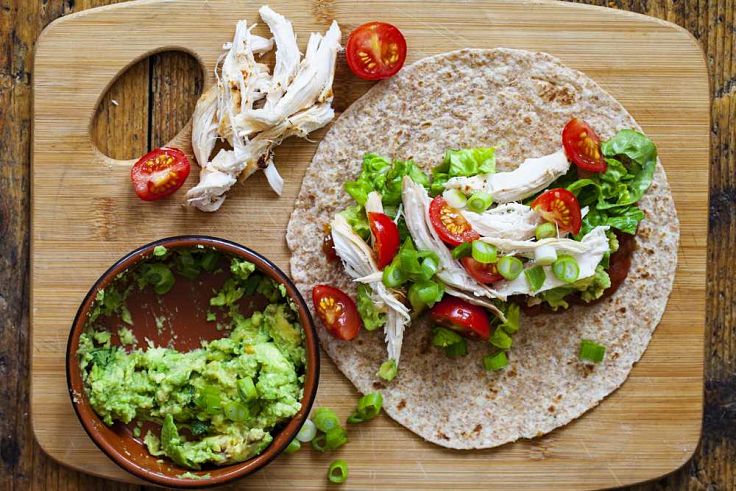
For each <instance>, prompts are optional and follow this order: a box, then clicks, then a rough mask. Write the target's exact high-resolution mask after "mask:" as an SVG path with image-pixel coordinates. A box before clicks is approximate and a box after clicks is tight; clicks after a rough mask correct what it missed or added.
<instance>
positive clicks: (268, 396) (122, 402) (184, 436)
mask: <svg viewBox="0 0 736 491" xmlns="http://www.w3.org/2000/svg"><path fill="white" fill-rule="evenodd" d="M249 264H250V263H248V264H244V263H243V261H239V260H237V259H233V260H232V267H233V271H232V273H234V274H233V276H232V277H231V278H230V279H228V280H227V281H231V280H232V283H230V284H228V285H227V288H228V289H229V291H230V292H232V291H233V290H238V289H242V291H243V292H245V290H246V289H248V288H247V285H245V283H247V282H248V281H251V282H252V283H254V285H255V288H256V289H258V287H259V286H260V287H261V289H263V290H267V293H272V292H279V293H280V289H279V287H278V286H279V285H275V284H273V281H272V280H270V279H268V278H266V277H265V276H263V275H261V274H260V273H257V272H254V270H255V267H252V268H251V266H252V265H250V266H249ZM171 269H174V268H171ZM147 270H150V268H147ZM256 277H257V282H255V281H254V279H253V278H256ZM266 281H267V282H269V283H271V284H270V285H269V287H268V288H266V287H265V286H261V284H262V283H265V282H266ZM216 296H217V295H216ZM236 296H237V295H236ZM241 296H242V295H241ZM232 298H233V297H232V296H230V297H229V298H228V299H227V300H232ZM238 298H239V297H238ZM269 301H270V302H271V303H270V304H269V305H268V306H266V307H265V309H264V310H263V311H262V312H256V313H254V314H253V315H252V316H250V317H247V318H246V317H244V316H242V315H241V314H240V313H239V312H237V307H236V306H234V305H233V304H232V303H231V302H222V307H226V308H228V309H229V314H230V320H231V322H232V324H231V326H229V329H230V335H229V336H228V337H225V338H221V339H217V340H214V341H210V342H202V347H201V348H199V349H195V350H192V351H189V352H184V353H182V352H178V351H176V350H174V349H172V348H167V347H154V346H153V345H152V343H151V342H150V341H149V345H148V347H147V348H146V349H140V348H139V349H135V350H132V351H130V352H126V351H125V349H123V348H122V347H120V346H112V345H111V343H110V333H109V332H106V331H100V330H99V329H95V328H94V327H92V326H88V329H87V330H86V332H85V333H83V334H82V335H81V337H80V341H79V351H78V353H79V360H80V366H81V368H82V373H83V377H84V382H85V389H86V392H87V396H88V398H89V401H90V404H91V405H92V407H93V409H94V410H95V412H96V413H97V414H98V415H99V416H100V417H101V418H102V420H103V421H104V422H105V424H107V425H112V424H113V423H114V422H116V421H120V422H122V423H125V424H127V423H130V422H131V421H134V420H136V421H153V422H156V423H159V424H161V432H160V435H156V434H155V433H154V432H151V431H149V432H148V433H147V434H146V435H145V437H144V442H145V444H146V446H147V447H148V450H149V451H150V452H151V454H153V455H156V456H166V457H169V458H170V459H171V460H173V461H174V462H176V463H177V464H179V465H181V466H184V467H187V468H191V469H199V468H200V467H201V466H202V464H207V463H212V464H217V465H223V464H229V463H233V462H240V461H243V460H246V459H248V458H250V457H252V456H254V455H257V454H259V453H260V452H261V451H263V449H265V448H266V447H267V446H268V445H269V443H270V442H271V440H272V439H273V437H272V435H271V432H272V431H273V430H274V429H277V427H278V426H279V425H280V424H282V423H284V422H286V421H287V420H288V419H290V418H291V417H292V416H294V414H296V413H297V411H299V409H300V407H301V404H300V402H299V401H300V400H301V397H302V388H303V373H304V367H305V357H306V354H305V348H304V333H303V330H302V328H301V326H300V325H299V324H298V322H296V317H295V314H294V312H293V311H292V309H291V308H290V305H289V302H288V298H285V297H284V296H283V295H281V296H279V297H278V298H277V296H276V295H271V296H269ZM217 303H220V302H215V304H217ZM121 331H122V330H121ZM130 336H132V332H130V331H128V330H126V331H124V332H122V333H121V334H120V335H119V337H120V339H121V342H122V343H126V342H128V341H132V339H134V338H132V339H131V337H130Z"/></svg>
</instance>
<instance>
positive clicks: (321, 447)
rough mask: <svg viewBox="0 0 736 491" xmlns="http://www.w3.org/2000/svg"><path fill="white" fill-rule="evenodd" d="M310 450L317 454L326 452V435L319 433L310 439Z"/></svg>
mask: <svg viewBox="0 0 736 491" xmlns="http://www.w3.org/2000/svg"><path fill="white" fill-rule="evenodd" d="M312 448H313V449H315V450H316V451H318V452H326V451H327V435H325V434H324V433H320V434H319V435H317V436H315V437H314V438H313V439H312Z"/></svg>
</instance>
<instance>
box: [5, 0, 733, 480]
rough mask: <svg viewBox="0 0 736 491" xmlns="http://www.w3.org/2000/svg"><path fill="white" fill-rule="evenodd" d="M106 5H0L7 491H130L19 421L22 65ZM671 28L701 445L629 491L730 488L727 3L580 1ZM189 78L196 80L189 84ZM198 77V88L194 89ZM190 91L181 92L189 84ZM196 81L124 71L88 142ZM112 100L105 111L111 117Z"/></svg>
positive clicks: (169, 128) (177, 109) (155, 64)
mask: <svg viewBox="0 0 736 491" xmlns="http://www.w3.org/2000/svg"><path fill="white" fill-rule="evenodd" d="M115 2H116V0H77V1H76V2H75V1H74V0H63V1H62V0H48V1H44V2H41V1H27V0H0V47H2V49H0V378H2V380H3V382H4V383H2V384H0V484H2V487H3V488H7V489H19V490H26V489H39V490H47V489H121V490H123V489H125V490H133V489H138V487H136V486H127V485H120V484H116V483H111V482H108V481H103V480H99V479H96V478H93V477H90V476H86V475H84V474H81V473H77V472H73V471H70V470H68V469H66V468H64V467H62V466H59V465H58V464H56V463H55V462H53V461H51V460H50V459H48V458H47V457H46V456H45V455H44V454H43V452H42V451H41V450H40V449H39V448H38V446H37V445H36V444H35V442H34V440H33V435H32V432H31V428H30V423H29V418H28V404H29V400H28V370H29V367H28V341H29V339H28V313H27V309H28V302H27V297H28V242H29V223H28V211H29V200H28V198H29V159H30V117H31V99H30V97H31V95H30V82H31V59H32V51H33V44H34V43H35V40H36V38H37V36H38V34H39V33H40V31H41V30H42V29H43V27H44V26H45V25H47V24H48V23H49V22H51V21H52V20H53V19H55V18H57V17H59V16H62V15H66V14H68V13H71V12H75V11H79V10H82V9H85V8H91V7H94V6H98V5H105V4H109V3H115ZM581 3H589V4H596V5H605V6H610V7H614V8H620V9H624V10H631V11H634V12H640V13H644V14H648V15H652V16H655V17H659V18H662V19H666V20H669V21H672V22H675V23H677V24H679V25H681V26H683V27H684V28H686V29H687V30H689V31H690V32H691V33H692V34H693V35H694V36H695V37H696V38H697V39H698V40H699V41H700V42H701V44H702V46H703V48H704V51H705V53H706V56H707V60H708V65H709V67H710V70H711V88H712V91H713V94H714V100H713V105H712V141H711V151H712V157H711V176H710V188H711V199H710V215H709V223H710V231H709V249H708V265H709V268H708V272H709V280H710V281H709V284H708V307H709V308H708V319H707V328H706V373H705V376H706V392H705V416H704V424H703V440H702V444H701V446H700V448H699V450H698V452H697V453H696V455H695V457H694V459H693V460H692V461H691V462H689V463H688V464H686V465H685V466H684V467H683V468H682V469H681V470H680V471H678V472H675V473H673V474H671V475H670V476H667V477H664V478H662V479H660V480H659V481H657V482H655V483H649V484H646V485H642V486H638V487H635V488H633V489H636V490H642V491H643V490H654V489H688V490H700V489H714V490H720V489H724V490H725V489H735V488H736V470H735V469H734V466H735V465H736V464H735V463H736V430H735V428H736V373H735V370H736V369H735V368H734V366H733V361H734V358H735V357H736V319H735V316H736V312H735V309H736V302H735V300H736V297H735V296H734V289H735V288H736V252H735V251H736V161H735V157H734V149H735V148H736V141H734V140H735V139H736V130H735V127H734V124H735V123H736V122H735V121H734V118H735V117H736V116H735V115H734V114H735V113H736V101H735V100H734V93H735V91H736V73H735V72H736V62H735V59H734V58H735V56H736V29H735V27H734V0H615V1H606V0H584V1H582V2H581ZM193 74H196V75H195V76H193ZM197 77H199V78H197ZM193 79H194V82H193V83H192V80H193ZM198 90H201V76H200V75H199V68H198V67H197V66H196V63H195V62H193V60H191V58H188V57H186V56H184V55H181V54H169V53H164V54H159V55H156V56H154V57H152V59H151V60H144V61H142V62H140V63H139V64H138V65H136V66H134V67H133V68H131V70H129V71H128V72H127V73H126V74H125V75H124V76H123V77H121V78H120V79H119V80H118V81H117V82H116V84H115V86H113V88H112V89H111V91H110V93H109V94H108V95H107V96H106V97H105V98H104V100H103V101H102V103H101V107H100V111H99V116H98V118H97V123H96V124H95V125H94V130H93V135H94V136H95V141H96V142H97V145H98V148H99V149H100V150H101V151H103V152H104V153H106V154H108V155H110V156H112V157H115V158H134V157H136V156H137V155H140V154H141V153H143V151H145V150H146V149H148V148H149V147H151V146H158V145H161V144H162V143H164V142H166V141H167V140H169V139H170V138H171V137H172V136H174V134H176V133H177V132H178V130H179V129H180V128H181V127H182V126H183V125H184V124H185V123H186V121H187V120H188V118H189V115H190V113H191V109H192V107H193V101H194V98H195V97H196V93H198ZM113 99H114V100H115V101H116V102H117V105H115V104H114V103H113V102H112V101H113Z"/></svg>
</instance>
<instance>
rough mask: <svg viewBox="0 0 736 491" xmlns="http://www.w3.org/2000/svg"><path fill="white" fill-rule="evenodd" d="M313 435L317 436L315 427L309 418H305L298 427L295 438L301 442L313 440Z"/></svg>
mask: <svg viewBox="0 0 736 491" xmlns="http://www.w3.org/2000/svg"><path fill="white" fill-rule="evenodd" d="M315 436H317V427H316V426H315V425H314V422H313V421H312V420H311V419H309V418H307V419H306V420H305V421H304V424H303V425H302V427H301V428H300V429H299V433H297V434H296V439H297V440H299V441H300V442H302V443H307V442H311V441H312V440H314V437H315Z"/></svg>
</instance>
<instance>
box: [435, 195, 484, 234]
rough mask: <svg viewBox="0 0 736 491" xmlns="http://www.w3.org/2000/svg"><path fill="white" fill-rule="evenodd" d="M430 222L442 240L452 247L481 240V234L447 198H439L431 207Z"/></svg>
mask: <svg viewBox="0 0 736 491" xmlns="http://www.w3.org/2000/svg"><path fill="white" fill-rule="evenodd" d="M429 220H430V222H432V226H433V227H434V229H435V230H436V231H437V233H438V234H439V236H440V239H442V242H444V243H445V244H449V245H451V246H459V245H460V244H462V243H463V242H472V241H474V240H476V239H480V234H479V233H478V232H476V231H475V230H473V227H472V226H471V225H470V223H469V222H468V221H467V220H466V219H465V217H464V216H463V215H462V213H460V212H459V211H458V210H456V209H455V208H453V207H452V206H450V205H449V204H448V203H447V201H446V200H445V198H443V197H442V196H437V197H435V198H434V199H433V200H432V203H430V205H429Z"/></svg>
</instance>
